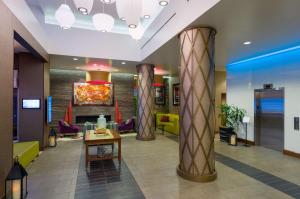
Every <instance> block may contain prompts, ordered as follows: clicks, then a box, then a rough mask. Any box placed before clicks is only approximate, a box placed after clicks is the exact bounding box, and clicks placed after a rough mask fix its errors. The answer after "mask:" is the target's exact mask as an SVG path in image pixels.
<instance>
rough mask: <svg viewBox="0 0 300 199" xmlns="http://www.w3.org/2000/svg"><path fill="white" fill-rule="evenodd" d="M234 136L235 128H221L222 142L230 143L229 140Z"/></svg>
mask: <svg viewBox="0 0 300 199" xmlns="http://www.w3.org/2000/svg"><path fill="white" fill-rule="evenodd" d="M232 134H235V132H234V131H233V128H230V127H220V140H221V142H227V143H229V138H230V136H231V135H232Z"/></svg>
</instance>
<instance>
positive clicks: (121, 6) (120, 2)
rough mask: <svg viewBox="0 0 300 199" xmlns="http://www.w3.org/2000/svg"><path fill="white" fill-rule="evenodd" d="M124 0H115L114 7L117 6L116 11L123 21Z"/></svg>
mask: <svg viewBox="0 0 300 199" xmlns="http://www.w3.org/2000/svg"><path fill="white" fill-rule="evenodd" d="M125 3H126V1H124V0H117V1H116V8H117V13H118V16H119V18H120V19H121V20H122V21H125V20H126V19H125V9H126V5H125Z"/></svg>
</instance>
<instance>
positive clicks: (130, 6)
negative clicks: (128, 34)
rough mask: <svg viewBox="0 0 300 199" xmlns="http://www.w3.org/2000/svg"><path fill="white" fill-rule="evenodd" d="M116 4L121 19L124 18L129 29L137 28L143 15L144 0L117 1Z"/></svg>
mask: <svg viewBox="0 0 300 199" xmlns="http://www.w3.org/2000/svg"><path fill="white" fill-rule="evenodd" d="M149 1H150V0H149ZM116 4H117V5H116V6H117V12H118V15H119V17H120V19H122V18H124V19H125V20H126V23H127V25H128V26H129V28H136V27H137V26H138V24H139V20H140V17H141V15H142V9H143V0H117V1H116Z"/></svg>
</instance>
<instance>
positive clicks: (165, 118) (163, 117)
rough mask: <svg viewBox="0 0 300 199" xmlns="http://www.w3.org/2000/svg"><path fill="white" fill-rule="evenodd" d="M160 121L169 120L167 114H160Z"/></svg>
mask: <svg viewBox="0 0 300 199" xmlns="http://www.w3.org/2000/svg"><path fill="white" fill-rule="evenodd" d="M160 121H161V122H169V121H170V120H169V116H165V115H164V116H161V117H160Z"/></svg>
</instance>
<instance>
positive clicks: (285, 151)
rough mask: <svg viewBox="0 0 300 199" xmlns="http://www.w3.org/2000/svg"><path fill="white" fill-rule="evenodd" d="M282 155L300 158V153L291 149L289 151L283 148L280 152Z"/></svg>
mask: <svg viewBox="0 0 300 199" xmlns="http://www.w3.org/2000/svg"><path fill="white" fill-rule="evenodd" d="M282 153H283V154H284V155H288V156H291V157H294V158H299V159H300V153H296V152H293V151H289V150H285V149H284V150H283V152H282Z"/></svg>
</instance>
